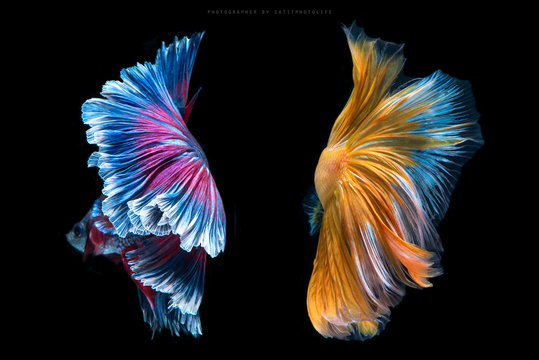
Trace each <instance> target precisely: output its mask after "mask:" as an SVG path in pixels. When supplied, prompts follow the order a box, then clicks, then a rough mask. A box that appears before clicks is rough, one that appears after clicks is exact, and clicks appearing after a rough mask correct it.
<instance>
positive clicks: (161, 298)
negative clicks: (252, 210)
mask: <svg viewBox="0 0 539 360" xmlns="http://www.w3.org/2000/svg"><path fill="white" fill-rule="evenodd" d="M202 35H203V33H196V34H194V35H193V36H192V37H191V38H190V39H189V38H187V37H185V38H183V39H181V40H178V38H175V39H174V42H173V43H172V44H171V45H169V46H168V47H166V46H165V44H164V43H163V45H162V47H161V48H160V49H159V50H158V52H157V57H156V59H155V62H154V63H149V62H147V63H145V64H137V65H136V66H134V67H131V68H127V69H123V70H122V71H121V74H120V77H121V81H108V82H106V83H105V85H104V86H103V90H102V92H101V96H102V98H95V99H90V100H88V101H86V102H85V103H84V104H83V106H82V120H83V122H84V124H86V125H89V127H90V128H89V129H88V130H87V140H88V143H90V144H96V145H97V146H98V151H96V152H94V153H93V154H92V155H91V156H90V159H89V160H88V166H95V167H98V168H99V175H100V177H101V178H102V179H103V182H104V184H103V190H102V196H101V197H100V198H99V199H97V200H96V201H95V203H94V204H93V206H92V207H91V209H90V210H89V211H88V213H87V215H86V216H85V217H84V218H83V220H82V221H81V222H79V223H77V224H75V226H74V227H73V229H72V230H71V231H70V232H69V233H68V234H67V239H68V241H69V243H70V244H71V245H73V247H75V248H76V249H78V250H79V251H81V252H83V253H84V254H85V255H89V254H90V255H102V256H106V257H108V258H110V259H111V260H113V261H115V262H120V263H123V266H124V268H125V271H126V272H127V274H128V275H129V276H130V277H131V278H132V280H133V282H134V283H135V284H136V286H137V289H138V295H139V302H140V306H141V309H142V313H143V318H144V321H145V322H146V323H148V324H149V326H150V327H151V329H152V331H153V333H156V332H157V333H159V332H161V331H162V330H163V329H168V330H169V331H170V332H171V334H172V335H174V336H180V334H181V332H184V333H190V334H192V335H193V336H195V337H197V336H199V335H201V334H202V330H201V323H200V318H199V311H198V310H199V306H200V303H201V300H202V294H203V288H204V273H205V268H206V257H207V255H210V256H211V257H215V256H217V255H218V254H219V253H220V252H221V251H223V250H224V246H225V213H224V208H223V204H222V201H221V197H220V195H219V192H218V191H217V187H216V185H215V182H214V180H213V177H212V175H211V173H210V170H209V167H208V161H207V159H206V156H205V155H204V152H203V151H202V148H201V147H200V145H199V144H198V143H197V141H196V140H195V138H194V137H193V135H192V134H191V133H190V132H189V129H188V127H187V122H188V119H189V115H190V113H191V110H192V108H193V104H194V101H195V99H196V96H197V95H198V92H197V93H196V94H195V96H193V97H192V98H191V100H190V101H188V87H189V80H190V77H191V70H192V68H193V64H194V61H195V56H196V52H197V49H198V46H199V44H200V41H201V39H202Z"/></svg>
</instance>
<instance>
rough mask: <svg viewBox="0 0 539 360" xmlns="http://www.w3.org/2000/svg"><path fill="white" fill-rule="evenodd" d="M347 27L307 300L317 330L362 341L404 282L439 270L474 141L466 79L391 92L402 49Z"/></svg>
mask: <svg viewBox="0 0 539 360" xmlns="http://www.w3.org/2000/svg"><path fill="white" fill-rule="evenodd" d="M345 33H346V35H347V37H348V43H349V45H350V50H351V54H352V59H353V77H354V90H353V91H352V94H351V96H350V99H349V101H348V103H347V104H346V106H345V108H344V109H343V111H342V113H341V114H340V115H339V117H338V118H337V120H336V121H335V124H334V126H333V129H332V132H331V135H330V138H329V142H328V146H327V148H326V149H325V150H324V152H323V153H322V156H321V157H320V161H319V163H318V166H317V169H316V174H315V179H316V181H315V182H316V188H317V192H318V196H319V198H320V199H321V200H322V205H323V208H324V215H323V220H322V224H321V228H320V237H319V243H318V250H317V255H316V259H315V262H314V269H313V274H312V277H311V281H310V284H309V290H308V296H307V306H308V311H309V316H310V318H311V321H312V322H313V325H314V327H315V328H316V330H317V331H318V332H320V333H321V334H322V335H324V336H327V337H337V338H342V339H349V338H355V339H366V338H369V337H372V336H374V335H376V334H378V333H379V331H381V329H382V328H383V326H384V325H385V323H386V322H387V321H388V319H389V314H390V308H391V307H392V306H395V305H397V304H398V303H399V302H400V300H401V298H402V296H403V295H404V290H405V287H406V286H413V287H428V286H431V284H430V282H429V281H428V279H429V278H430V277H433V276H436V275H438V274H440V273H441V269H440V267H439V261H438V260H439V252H440V251H441V250H442V246H441V243H440V240H439V236H438V234H437V232H436V229H435V226H436V225H437V223H438V222H439V221H440V220H441V219H442V218H443V216H444V214H445V212H446V210H447V207H448V205H449V199H450V196H451V192H452V190H453V188H454V185H455V182H456V179H457V177H458V175H459V173H460V169H461V167H462V165H463V164H464V163H465V162H466V161H467V160H468V159H469V158H470V157H471V156H472V155H473V153H474V152H475V151H476V150H477V149H478V148H479V147H480V146H481V144H482V139H481V134H480V129H479V125H478V123H477V119H478V114H477V112H476V111H475V109H474V108H473V106H474V102H473V96H472V93H471V90H470V86H469V84H468V83H466V82H463V81H459V80H455V79H453V78H451V77H449V76H447V75H445V74H443V73H441V72H439V71H438V72H435V73H434V74H432V75H431V76H429V77H427V78H425V79H419V80H415V81H412V82H409V83H408V84H407V85H406V86H404V87H400V88H397V89H396V90H392V89H395V87H394V86H393V84H394V82H395V80H396V79H397V77H398V76H399V74H400V71H401V68H402V65H403V64H404V57H403V55H402V46H401V45H396V44H391V43H386V42H383V41H381V40H375V39H371V38H368V37H367V36H366V35H365V33H364V32H363V30H362V29H359V28H357V27H356V26H355V25H352V27H350V28H345Z"/></svg>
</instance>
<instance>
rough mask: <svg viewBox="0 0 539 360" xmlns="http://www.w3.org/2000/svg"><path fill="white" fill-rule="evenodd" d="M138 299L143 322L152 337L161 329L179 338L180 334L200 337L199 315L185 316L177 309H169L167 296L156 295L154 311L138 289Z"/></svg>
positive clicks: (168, 297)
mask: <svg viewBox="0 0 539 360" xmlns="http://www.w3.org/2000/svg"><path fill="white" fill-rule="evenodd" d="M138 297H139V302H140V308H141V309H142V316H143V318H144V321H145V322H146V323H147V324H148V325H150V328H151V329H152V332H153V334H154V335H155V333H158V334H159V333H160V332H161V331H162V330H163V329H168V330H169V331H170V332H171V333H172V335H174V336H177V337H180V335H181V332H184V333H188V334H192V335H193V336H194V337H198V336H200V335H202V326H201V324H200V316H199V314H198V313H196V314H186V313H182V312H181V310H179V309H178V308H172V309H171V308H169V307H168V304H169V302H170V296H169V295H168V294H163V293H157V294H156V296H155V303H154V309H152V307H151V306H150V303H149V302H148V300H147V298H146V296H145V295H144V294H143V293H142V291H141V290H140V289H138Z"/></svg>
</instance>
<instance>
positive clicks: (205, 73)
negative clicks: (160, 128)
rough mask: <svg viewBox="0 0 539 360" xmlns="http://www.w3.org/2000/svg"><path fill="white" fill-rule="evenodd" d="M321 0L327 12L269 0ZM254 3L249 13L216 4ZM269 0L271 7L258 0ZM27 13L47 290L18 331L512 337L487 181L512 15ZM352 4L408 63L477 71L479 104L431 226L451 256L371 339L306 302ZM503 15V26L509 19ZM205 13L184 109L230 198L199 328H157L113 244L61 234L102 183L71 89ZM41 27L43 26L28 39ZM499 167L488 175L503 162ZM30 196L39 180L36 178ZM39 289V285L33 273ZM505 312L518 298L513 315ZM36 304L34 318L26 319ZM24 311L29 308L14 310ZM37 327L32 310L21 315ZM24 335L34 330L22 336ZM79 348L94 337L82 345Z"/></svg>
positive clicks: (407, 345) (92, 9) (409, 11)
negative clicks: (334, 326)
mask: <svg viewBox="0 0 539 360" xmlns="http://www.w3.org/2000/svg"><path fill="white" fill-rule="evenodd" d="M312 8H314V9H318V10H320V11H321V10H325V9H329V10H331V14H329V15H307V14H303V15H299V14H298V15H290V14H275V12H274V10H282V9H284V10H291V9H301V10H303V9H312ZM221 9H225V10H232V9H245V10H247V9H251V10H257V14H254V15H232V14H221V15H214V14H209V13H208V11H209V10H221ZM263 9H265V10H268V11H269V14H267V15H263V14H262V11H261V10H263ZM43 11H44V13H43V15H42V16H38V17H37V18H38V19H39V21H37V22H34V23H33V26H34V27H33V29H34V35H35V36H34V41H35V42H37V44H38V46H39V49H40V52H39V58H40V66H41V70H40V75H39V76H43V77H44V78H43V81H42V82H41V84H44V85H42V89H43V91H41V94H42V95H41V98H42V99H46V101H47V105H45V107H42V108H41V109H40V110H41V112H42V113H44V114H45V116H47V117H48V121H47V123H46V127H44V129H43V131H46V140H47V142H48V144H47V150H46V155H45V153H44V154H42V155H43V156H44V157H45V159H47V161H45V160H43V165H45V166H46V167H45V170H44V172H43V173H42V175H41V179H40V180H42V183H44V184H46V187H47V190H46V191H45V192H43V193H41V194H40V195H39V196H40V197H44V198H43V199H41V200H42V201H41V203H45V204H48V205H47V206H46V207H45V208H44V209H43V212H44V213H45V214H44V217H45V218H46V219H47V220H46V223H47V226H46V227H44V230H40V234H41V235H40V237H39V238H40V244H42V245H43V244H46V246H43V249H41V247H39V250H38V251H41V253H40V258H41V261H40V264H39V267H38V269H37V270H36V271H38V272H39V274H40V276H38V278H39V279H40V281H39V285H38V286H41V287H42V290H40V293H41V295H40V296H39V301H36V300H35V299H34V298H31V299H30V302H31V305H29V309H32V310H28V311H27V312H26V313H27V314H30V315H31V317H32V319H33V320H32V321H33V322H38V323H39V329H40V330H39V331H36V332H34V333H33V335H30V334H29V333H28V332H27V330H21V331H20V334H21V336H22V337H23V338H25V339H28V340H29V341H31V342H33V343H37V344H39V346H40V347H43V348H47V349H52V350H57V351H59V352H61V351H64V350H65V349H66V347H67V346H68V345H69V346H75V347H76V348H78V349H79V350H80V351H83V349H88V350H91V349H95V350H97V351H102V350H106V351H107V352H109V351H111V350H114V349H116V350H121V351H125V352H126V354H132V355H133V354H137V353H139V352H140V351H141V350H145V349H149V350H150V351H151V353H152V354H153V352H156V353H155V354H157V352H161V351H163V352H170V354H175V355H177V356H190V355H191V354H212V355H224V354H231V355H234V354H236V355H240V354H247V355H250V356H252V357H260V355H264V354H270V353H271V354H276V355H280V354H283V355H285V354H290V353H297V354H298V355H300V356H301V355H302V354H303V355H306V354H310V355H323V354H335V356H338V355H347V356H348V355H351V356H354V357H358V358H359V357H362V356H382V357H384V355H402V354H409V355H418V354H419V355H421V354H426V355H429V354H432V352H431V351H433V350H434V351H436V354H448V353H453V354H459V353H461V352H463V351H466V353H469V352H471V351H472V352H474V353H476V354H486V353H487V352H491V351H493V350H494V351H496V350H498V349H500V348H502V347H505V345H507V344H508V343H509V336H510V335H511V333H513V332H514V329H511V326H509V329H508V325H507V318H508V317H509V318H511V316H513V317H515V315H516V314H513V313H512V312H511V311H510V310H509V309H508V306H507V303H505V300H503V298H502V296H504V293H505V292H506V291H507V290H506V289H504V286H500V284H503V283H504V281H505V280H504V275H503V274H504V273H505V270H504V268H503V267H502V266H499V263H500V261H499V260H498V259H499V256H500V255H502V254H501V251H500V244H501V242H502V241H503V236H504V233H503V230H501V229H500V228H499V227H498V226H497V225H499V224H500V223H501V221H502V220H501V219H502V218H501V214H500V211H499V210H498V209H499V205H500V204H501V202H502V201H503V198H504V197H505V196H506V195H504V194H497V195H496V201H495V200H494V199H493V196H492V194H493V191H495V188H496V186H497V184H498V183H499V181H500V179H499V177H497V171H496V165H497V164H499V162H500V161H505V160H507V158H506V156H507V155H504V154H503V153H502V151H501V150H500V145H501V140H500V137H499V134H501V133H502V124H501V119H500V117H501V114H500V111H499V108H498V107H496V105H498V104H499V102H498V101H499V98H498V96H499V95H498V91H497V85H496V84H497V82H498V81H499V78H500V76H499V69H500V67H502V64H503V61H504V60H503V59H502V56H503V55H501V54H500V52H497V51H496V49H497V47H498V45H499V41H500V37H501V36H502V33H503V31H505V34H506V35H507V36H509V35H510V32H509V30H508V28H507V25H508V22H509V21H510V20H511V16H510V14H509V13H507V12H504V11H503V9H493V8H489V9H485V8H481V7H475V8H474V7H468V6H463V5H449V4H443V5H440V4H439V5H437V6H430V7H421V8H419V7H416V8H414V7H409V6H404V5H401V6H399V7H395V6H389V5H384V4H380V5H379V6H371V7H367V6H365V5H363V4H358V5H355V6H349V7H347V8H339V7H336V6H315V7H302V6H297V7H293V6H287V7H275V6H273V7H231V6H220V7H212V6H207V7H200V8H192V7H184V6H180V5H176V6H170V5H169V6H160V7H157V6H152V4H146V6H145V7H137V8H136V10H131V11H128V10H126V9H111V8H108V7H97V6H91V5H90V4H87V5H81V6H80V7H79V8H77V9H66V8H60V7H58V8H55V7H54V6H52V5H50V6H47V7H46V8H43ZM354 20H355V21H356V22H357V24H358V25H359V26H360V27H363V28H364V29H365V30H366V32H367V34H368V35H369V36H371V37H379V38H381V39H383V40H386V41H392V42H396V43H405V44H406V45H405V48H404V54H405V56H406V58H407V62H406V65H405V68H404V72H405V74H407V75H409V76H412V77H424V76H427V75H429V74H431V73H432V72H433V71H435V70H437V69H441V70H443V71H444V72H446V73H448V74H450V75H451V76H454V77H457V78H459V79H465V80H469V81H470V82H471V83H472V89H473V92H474V95H475V98H476V101H477V109H478V111H479V113H480V114H481V119H480V124H481V128H482V132H483V136H484V138H485V145H484V146H483V148H481V149H480V150H479V151H478V152H477V154H476V155H475V156H474V157H473V158H472V160H471V161H470V162H469V163H468V164H467V165H466V166H465V167H464V169H463V173H462V175H461V177H460V179H459V182H458V183H457V186H456V189H455V191H454V194H453V197H452V200H451V206H450V208H449V211H448V213H447V215H446V217H445V219H444V220H443V221H442V222H441V224H440V226H439V233H440V234H441V238H442V241H443V245H444V247H445V252H444V254H443V257H442V265H443V268H444V271H445V273H444V274H443V275H442V276H440V277H438V278H435V279H433V284H434V287H433V288H429V289H426V290H414V289H409V290H408V291H407V295H406V296H405V297H404V299H403V301H402V302H401V304H400V305H398V306H397V307H396V308H394V310H393V312H392V315H391V321H390V323H389V324H388V325H387V327H386V329H385V330H384V331H383V332H382V333H381V334H380V335H379V336H377V337H375V338H374V339H372V340H369V341H366V342H343V341H338V340H331V339H324V338H322V337H321V336H320V335H319V334H318V333H317V332H316V331H315V330H314V329H313V328H312V326H311V323H310V321H309V318H308V315H307V310H306V306H305V299H306V292H307V285H308V282H309V277H310V273H311V271H312V263H313V260H314V256H315V251H316V244H317V239H316V238H312V237H310V236H309V235H308V231H309V227H308V224H307V221H306V217H305V215H304V214H303V210H302V206H301V204H302V200H303V197H304V196H305V194H306V192H307V191H308V190H309V188H310V187H311V186H313V177H314V169H315V167H316V164H317V162H318V157H319V155H320V152H321V151H322V149H323V148H324V147H325V144H326V142H327V138H328V136H329V131H330V129H331V126H332V124H333V122H334V120H335V118H336V117H337V115H338V114H339V113H340V111H341V109H342V107H343V106H344V104H345V103H346V101H347V99H348V96H349V94H350V91H351V89H352V77H351V75H352V72H351V69H352V67H351V59H350V55H349V50H348V46H347V42H346V37H345V35H344V33H343V31H342V30H341V25H342V24H345V25H350V24H351V23H352V22H353V21H354ZM502 29H504V30H503V31H502ZM196 31H206V34H205V36H204V38H203V40H202V43H201V46H200V48H199V52H198V55H197V60H196V63H195V66H194V70H193V75H192V80H191V87H190V88H191V91H194V90H196V89H197V88H198V87H202V91H201V93H200V95H199V98H198V100H197V103H196V106H195V108H194V110H193V113H192V115H191V118H190V121H189V127H190V130H191V131H192V133H193V134H194V136H195V137H196V138H197V139H198V141H199V143H200V144H201V145H202V147H203V149H204V151H205V153H206V156H207V158H208V160H209V163H210V168H211V171H212V174H213V176H214V178H215V181H216V183H217V185H218V188H219V191H220V193H221V196H222V199H223V202H224V206H225V210H226V214H227V245H226V249H225V252H224V253H223V254H220V255H219V256H218V257H217V258H215V259H211V260H210V261H209V262H208V266H207V274H206V285H205V293H204V299H203V302H202V305H201V308H200V314H201V319H202V327H203V336H202V337H201V338H199V339H193V338H192V337H190V336H183V337H181V338H180V339H174V338H172V337H171V336H169V335H168V333H164V334H161V335H156V336H155V338H154V339H153V340H152V339H151V331H150V330H149V328H148V327H147V325H146V324H145V323H144V322H143V321H142V315H141V312H140V309H139V305H138V300H137V296H136V289H135V286H134V284H133V283H132V282H131V281H130V280H129V278H128V276H127V275H126V274H125V273H124V272H123V270H122V268H121V267H119V266H115V265H113V264H111V263H109V262H108V261H106V260H105V259H100V258H91V259H89V260H88V261H87V262H86V263H83V262H82V261H81V260H82V259H81V256H80V255H79V254H77V253H76V252H75V251H73V250H72V249H71V248H70V247H69V245H68V244H67V242H66V241H65V238H64V234H65V233H66V232H67V231H69V229H70V228H71V226H72V225H73V224H74V223H75V222H77V221H79V220H80V219H81V218H82V217H83V215H84V214H85V213H86V211H87V210H88V208H89V207H90V206H91V204H92V202H93V201H94V199H95V198H97V197H98V196H99V193H100V191H101V180H100V179H99V177H98V175H97V171H96V170H95V169H93V168H91V169H88V168H87V167H86V160H87V158H88V156H89V155H90V154H91V152H92V151H94V150H95V148H94V147H92V146H90V145H88V144H87V143H86V141H85V130H86V127H85V126H84V125H83V124H82V122H81V120H80V107H81V105H82V103H83V102H84V101H85V100H86V99H88V98H91V97H97V96H99V93H100V90H101V86H102V85H103V84H104V83H105V81H107V80H117V79H119V72H120V70H121V69H122V68H125V67H129V66H133V65H135V64H136V62H144V61H153V60H154V58H155V54H156V50H157V48H158V47H159V46H160V44H161V41H165V42H166V43H167V44H168V43H170V42H171V41H172V39H173V38H174V36H176V35H177V36H179V37H182V36H184V35H187V36H190V35H191V34H192V33H193V32H196ZM34 44H35V43H34ZM495 179H497V180H495ZM36 196H37V195H36ZM40 289H41V288H40ZM508 314H510V315H508ZM36 317H37V319H38V320H37V321H36ZM24 322H25V323H27V322H28V321H26V320H24ZM31 327H33V326H31ZM30 339H31V340H30ZM84 351H87V350H84Z"/></svg>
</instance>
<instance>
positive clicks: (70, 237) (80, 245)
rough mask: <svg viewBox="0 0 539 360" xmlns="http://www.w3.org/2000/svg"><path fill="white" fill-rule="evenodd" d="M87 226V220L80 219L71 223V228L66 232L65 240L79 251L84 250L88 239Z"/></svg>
mask: <svg viewBox="0 0 539 360" xmlns="http://www.w3.org/2000/svg"><path fill="white" fill-rule="evenodd" d="M87 227H88V223H87V221H84V220H82V221H79V222H78V223H76V224H75V225H73V228H72V229H71V230H70V231H69V232H68V233H67V234H66V239H67V242H68V243H69V244H70V245H71V246H73V247H74V248H75V249H77V250H78V251H80V252H81V253H83V252H84V249H85V248H86V242H87V240H88V229H87Z"/></svg>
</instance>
